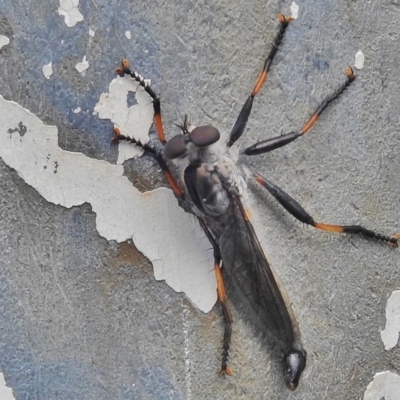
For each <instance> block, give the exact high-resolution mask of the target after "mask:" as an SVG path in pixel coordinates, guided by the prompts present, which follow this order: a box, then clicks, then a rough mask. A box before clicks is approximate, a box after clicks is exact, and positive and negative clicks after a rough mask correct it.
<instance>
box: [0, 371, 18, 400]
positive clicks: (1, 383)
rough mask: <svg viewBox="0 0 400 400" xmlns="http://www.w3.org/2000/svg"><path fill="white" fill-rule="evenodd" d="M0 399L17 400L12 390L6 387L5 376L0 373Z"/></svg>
mask: <svg viewBox="0 0 400 400" xmlns="http://www.w3.org/2000/svg"><path fill="white" fill-rule="evenodd" d="M0 399H1V400H15V397H14V396H13V393H12V390H11V389H10V388H9V387H8V386H7V385H6V381H5V380H4V376H3V374H2V373H0Z"/></svg>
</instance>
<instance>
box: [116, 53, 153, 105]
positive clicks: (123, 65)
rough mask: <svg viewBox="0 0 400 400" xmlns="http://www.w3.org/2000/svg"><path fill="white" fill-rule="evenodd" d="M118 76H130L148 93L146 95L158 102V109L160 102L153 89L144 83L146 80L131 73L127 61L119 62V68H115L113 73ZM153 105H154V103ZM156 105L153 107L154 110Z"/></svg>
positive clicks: (135, 73)
mask: <svg viewBox="0 0 400 400" xmlns="http://www.w3.org/2000/svg"><path fill="white" fill-rule="evenodd" d="M115 72H116V73H117V74H118V75H119V76H124V75H125V74H127V75H130V76H131V77H132V78H133V79H134V80H135V81H137V82H139V85H140V86H142V87H143V89H144V90H145V91H146V93H148V95H149V96H150V97H151V98H152V99H153V100H154V101H155V100H158V108H159V104H160V101H159V99H158V97H157V95H156V94H155V93H154V91H153V89H152V88H151V87H150V86H149V85H148V84H147V83H146V79H145V78H144V77H143V76H141V75H140V74H138V73H137V72H134V71H131V70H130V68H129V62H128V60H125V59H124V60H122V61H121V67H120V68H117V69H116V71H115ZM154 104H155V103H154ZM155 107H156V105H154V108H155Z"/></svg>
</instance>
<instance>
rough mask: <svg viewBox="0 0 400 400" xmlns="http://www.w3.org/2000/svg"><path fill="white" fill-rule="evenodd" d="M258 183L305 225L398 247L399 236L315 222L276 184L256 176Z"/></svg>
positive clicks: (362, 228) (351, 226)
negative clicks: (361, 236) (357, 235)
mask: <svg viewBox="0 0 400 400" xmlns="http://www.w3.org/2000/svg"><path fill="white" fill-rule="evenodd" d="M255 179H256V181H257V182H258V183H259V184H260V185H261V186H263V187H264V188H265V189H267V190H268V192H269V193H271V194H272V196H274V197H275V199H276V200H278V202H279V203H280V204H281V206H282V207H283V208H285V209H286V211H288V212H289V213H290V214H292V215H293V216H294V217H295V218H297V219H298V220H299V221H301V222H303V223H304V224H307V225H311V226H313V227H314V228H317V229H321V230H324V231H328V232H335V233H354V234H360V235H363V236H366V237H368V238H371V239H375V240H382V241H384V242H389V243H392V244H393V246H394V247H397V241H398V239H399V238H400V236H399V235H394V236H386V235H381V234H380V233H376V232H374V231H371V230H369V229H366V228H364V227H362V226H360V225H347V226H345V225H329V224H324V223H320V222H316V221H314V218H313V217H312V216H311V215H310V214H308V213H307V211H306V210H304V208H303V207H302V206H301V205H300V204H299V203H298V202H297V201H296V200H295V199H293V198H292V197H291V196H289V195H288V194H287V193H286V192H284V191H283V190H282V189H281V188H279V187H278V186H276V185H275V184H274V183H272V182H270V181H268V180H267V179H265V178H263V177H262V176H261V175H260V174H255Z"/></svg>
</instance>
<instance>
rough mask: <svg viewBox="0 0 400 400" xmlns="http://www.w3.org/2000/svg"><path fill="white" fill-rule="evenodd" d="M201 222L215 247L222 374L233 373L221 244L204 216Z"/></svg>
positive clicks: (230, 317)
mask: <svg viewBox="0 0 400 400" xmlns="http://www.w3.org/2000/svg"><path fill="white" fill-rule="evenodd" d="M198 219H199V222H200V226H201V227H202V228H203V230H204V233H205V234H206V236H207V238H208V240H209V241H210V242H211V244H212V246H213V249H214V271H215V277H216V280H217V294H218V300H219V303H220V304H221V309H222V315H223V317H224V324H225V327H224V338H223V344H222V360H221V369H220V371H219V372H220V374H227V375H232V370H231V369H230V368H229V367H228V358H229V346H230V343H231V336H232V322H233V319H232V314H231V311H230V310H229V308H228V305H227V296H226V289H225V284H224V280H223V276H222V268H221V265H222V261H221V252H220V250H219V246H218V244H217V241H216V240H215V238H214V235H213V234H212V233H211V231H210V229H209V227H208V226H207V224H206V222H205V221H204V220H203V219H202V218H200V217H199V218H198Z"/></svg>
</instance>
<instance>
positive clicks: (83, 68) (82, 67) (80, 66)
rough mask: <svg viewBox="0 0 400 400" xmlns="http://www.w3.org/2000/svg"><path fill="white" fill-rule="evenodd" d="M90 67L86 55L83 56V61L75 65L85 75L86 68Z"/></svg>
mask: <svg viewBox="0 0 400 400" xmlns="http://www.w3.org/2000/svg"><path fill="white" fill-rule="evenodd" d="M88 68H89V62H88V61H87V60H86V55H85V56H83V59H82V61H81V62H79V63H78V64H76V65H75V69H76V70H77V71H78V72H79V73H80V74H82V75H83V76H85V75H84V74H85V73H86V70H87V69H88Z"/></svg>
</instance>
